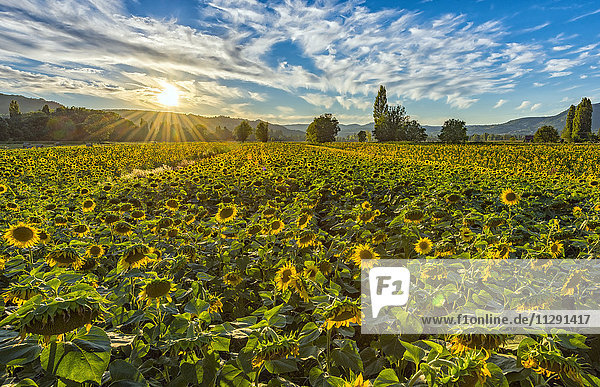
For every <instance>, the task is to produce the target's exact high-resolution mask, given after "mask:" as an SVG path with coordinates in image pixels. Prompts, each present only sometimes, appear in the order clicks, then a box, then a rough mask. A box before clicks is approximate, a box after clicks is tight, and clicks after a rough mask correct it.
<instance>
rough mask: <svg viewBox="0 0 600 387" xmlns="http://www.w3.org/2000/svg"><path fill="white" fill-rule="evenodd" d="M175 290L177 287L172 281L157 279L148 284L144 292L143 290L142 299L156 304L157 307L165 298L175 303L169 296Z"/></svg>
mask: <svg viewBox="0 0 600 387" xmlns="http://www.w3.org/2000/svg"><path fill="white" fill-rule="evenodd" d="M173 290H175V285H174V284H173V283H172V282H171V280H169V279H166V278H155V279H153V280H150V281H149V282H148V283H146V286H144V290H142V293H141V294H140V298H141V299H145V300H148V303H154V302H156V305H157V306H158V305H160V300H161V298H163V297H164V298H165V299H166V300H167V301H169V302H172V301H173V299H172V298H171V296H170V294H169V293H170V292H171V291H173Z"/></svg>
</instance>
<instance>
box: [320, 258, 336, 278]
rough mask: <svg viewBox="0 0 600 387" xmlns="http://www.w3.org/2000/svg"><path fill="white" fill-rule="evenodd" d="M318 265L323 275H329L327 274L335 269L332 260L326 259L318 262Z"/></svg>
mask: <svg viewBox="0 0 600 387" xmlns="http://www.w3.org/2000/svg"><path fill="white" fill-rule="evenodd" d="M317 267H318V268H319V271H320V272H321V273H323V275H327V274H329V273H331V271H332V270H333V266H332V265H331V262H329V261H325V260H323V261H320V262H319V263H317Z"/></svg>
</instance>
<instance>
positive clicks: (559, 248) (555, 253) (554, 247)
mask: <svg viewBox="0 0 600 387" xmlns="http://www.w3.org/2000/svg"><path fill="white" fill-rule="evenodd" d="M549 250H550V254H552V257H553V258H558V257H559V256H560V255H563V254H564V253H565V249H564V247H563V244H562V243H560V242H559V241H555V242H554V243H552V244H551V245H550V247H549Z"/></svg>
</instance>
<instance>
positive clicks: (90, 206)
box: [81, 199, 96, 212]
mask: <svg viewBox="0 0 600 387" xmlns="http://www.w3.org/2000/svg"><path fill="white" fill-rule="evenodd" d="M94 208H96V203H95V202H94V201H93V200H92V199H86V200H84V201H83V204H82V205H81V210H82V211H83V212H91V211H93V210H94Z"/></svg>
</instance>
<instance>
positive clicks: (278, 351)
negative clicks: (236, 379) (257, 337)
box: [252, 335, 300, 368]
mask: <svg viewBox="0 0 600 387" xmlns="http://www.w3.org/2000/svg"><path fill="white" fill-rule="evenodd" d="M255 353H256V354H255V356H254V358H253V359H252V367H253V368H260V367H261V366H262V365H263V364H264V362H265V361H274V360H280V359H287V358H288V357H293V356H298V355H299V353H300V347H299V346H298V341H297V340H296V338H295V337H293V336H292V335H290V336H286V335H280V336H278V337H277V338H276V339H274V340H272V341H267V342H259V344H258V346H257V347H256V349H255Z"/></svg>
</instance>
